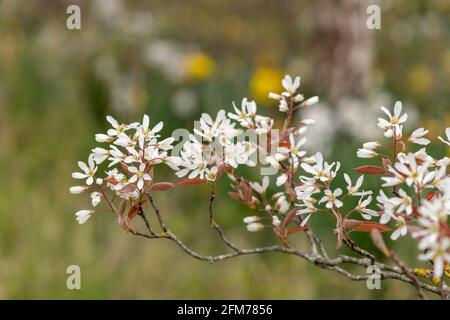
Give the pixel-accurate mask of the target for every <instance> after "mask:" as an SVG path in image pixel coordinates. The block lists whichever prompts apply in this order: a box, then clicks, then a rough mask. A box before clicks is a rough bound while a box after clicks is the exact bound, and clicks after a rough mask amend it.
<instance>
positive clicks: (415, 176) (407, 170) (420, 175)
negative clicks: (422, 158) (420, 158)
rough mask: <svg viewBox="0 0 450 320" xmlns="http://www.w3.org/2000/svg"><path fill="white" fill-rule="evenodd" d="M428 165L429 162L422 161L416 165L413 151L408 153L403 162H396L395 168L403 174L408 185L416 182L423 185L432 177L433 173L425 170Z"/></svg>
mask: <svg viewBox="0 0 450 320" xmlns="http://www.w3.org/2000/svg"><path fill="white" fill-rule="evenodd" d="M429 165H430V163H429V162H424V163H422V164H421V165H420V166H418V165H417V162H416V157H415V155H414V153H409V154H408V155H407V157H406V161H405V162H397V163H396V164H395V169H396V170H397V171H398V172H399V173H401V174H402V175H403V176H404V179H405V182H406V184H407V185H408V186H412V185H413V184H417V185H419V186H421V187H424V186H425V185H426V184H428V183H429V182H431V181H432V180H433V177H434V173H429V172H428V170H427V169H428V166H429Z"/></svg>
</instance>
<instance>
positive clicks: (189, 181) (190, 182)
mask: <svg viewBox="0 0 450 320" xmlns="http://www.w3.org/2000/svg"><path fill="white" fill-rule="evenodd" d="M204 183H207V181H206V180H204V179H201V178H198V177H197V178H193V179H182V180H180V181H179V182H178V184H180V185H182V186H190V185H194V184H204Z"/></svg>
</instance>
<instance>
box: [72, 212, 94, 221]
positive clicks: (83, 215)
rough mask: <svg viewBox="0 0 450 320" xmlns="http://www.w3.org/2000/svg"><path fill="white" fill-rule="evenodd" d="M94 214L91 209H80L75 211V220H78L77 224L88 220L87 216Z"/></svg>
mask: <svg viewBox="0 0 450 320" xmlns="http://www.w3.org/2000/svg"><path fill="white" fill-rule="evenodd" d="M93 214H94V211H93V210H80V211H78V212H77V213H75V215H76V217H77V218H76V220H77V221H78V223H79V224H83V223H85V222H86V221H88V220H89V218H90V217H91V216H92V215H93Z"/></svg>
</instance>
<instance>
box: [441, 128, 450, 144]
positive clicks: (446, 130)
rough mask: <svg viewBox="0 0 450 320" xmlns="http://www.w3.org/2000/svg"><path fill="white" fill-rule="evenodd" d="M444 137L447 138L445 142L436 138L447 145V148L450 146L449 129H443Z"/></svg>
mask: <svg viewBox="0 0 450 320" xmlns="http://www.w3.org/2000/svg"><path fill="white" fill-rule="evenodd" d="M445 135H446V136H447V140H444V138H442V137H440V136H439V137H438V138H439V140H441V141H442V142H443V143H445V144H447V145H448V146H450V128H447V129H445Z"/></svg>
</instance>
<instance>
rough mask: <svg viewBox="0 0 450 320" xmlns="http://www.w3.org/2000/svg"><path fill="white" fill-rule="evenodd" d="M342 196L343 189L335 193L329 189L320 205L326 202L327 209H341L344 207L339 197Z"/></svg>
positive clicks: (338, 189)
mask: <svg viewBox="0 0 450 320" xmlns="http://www.w3.org/2000/svg"><path fill="white" fill-rule="evenodd" d="M341 195H342V189H341V188H337V189H336V190H334V191H331V190H329V189H327V190H325V196H323V197H322V199H320V201H319V204H320V203H323V202H326V204H325V207H326V208H327V209H331V208H333V207H336V208H340V207H342V206H343V205H344V204H343V203H342V201H341V200H339V199H338V197H339V196H341Z"/></svg>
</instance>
